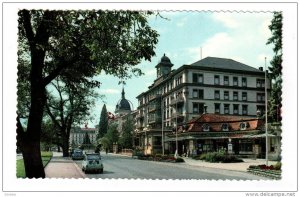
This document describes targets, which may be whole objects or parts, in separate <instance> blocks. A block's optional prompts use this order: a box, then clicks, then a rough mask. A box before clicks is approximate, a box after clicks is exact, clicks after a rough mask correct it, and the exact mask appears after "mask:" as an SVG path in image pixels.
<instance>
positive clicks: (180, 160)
mask: <svg viewBox="0 0 300 197" xmlns="http://www.w3.org/2000/svg"><path fill="white" fill-rule="evenodd" d="M175 162H179V163H181V162H184V159H182V158H181V157H177V158H176V159H175Z"/></svg>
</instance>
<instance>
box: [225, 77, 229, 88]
mask: <svg viewBox="0 0 300 197" xmlns="http://www.w3.org/2000/svg"><path fill="white" fill-rule="evenodd" d="M228 85H229V77H228V76H224V86H228Z"/></svg>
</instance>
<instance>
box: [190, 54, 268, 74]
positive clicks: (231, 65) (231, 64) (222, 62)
mask: <svg viewBox="0 0 300 197" xmlns="http://www.w3.org/2000/svg"><path fill="white" fill-rule="evenodd" d="M191 66H200V67H206V68H214V69H229V70H239V71H248V72H262V73H263V71H261V70H259V69H256V68H253V67H251V66H248V65H246V64H243V63H240V62H237V61H235V60H232V59H226V58H218V57H206V58H204V59H202V60H199V61H197V62H195V63H193V64H191Z"/></svg>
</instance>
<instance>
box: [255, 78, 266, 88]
mask: <svg viewBox="0 0 300 197" xmlns="http://www.w3.org/2000/svg"><path fill="white" fill-rule="evenodd" d="M256 87H257V88H264V87H265V80H264V79H256Z"/></svg>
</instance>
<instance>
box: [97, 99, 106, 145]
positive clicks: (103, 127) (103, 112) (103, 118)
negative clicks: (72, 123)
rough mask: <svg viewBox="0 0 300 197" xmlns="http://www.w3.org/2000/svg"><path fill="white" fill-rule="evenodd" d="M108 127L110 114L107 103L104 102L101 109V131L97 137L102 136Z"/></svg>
mask: <svg viewBox="0 0 300 197" xmlns="http://www.w3.org/2000/svg"><path fill="white" fill-rule="evenodd" d="M107 129H108V116H107V109H106V105H105V104H104V105H103V107H102V110H101V115H100V122H99V132H98V136H97V138H98V139H99V138H102V137H103V136H104V135H105V134H106V133H107Z"/></svg>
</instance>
